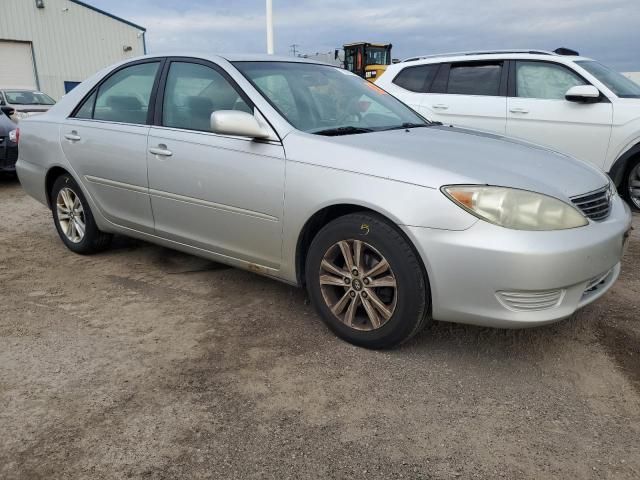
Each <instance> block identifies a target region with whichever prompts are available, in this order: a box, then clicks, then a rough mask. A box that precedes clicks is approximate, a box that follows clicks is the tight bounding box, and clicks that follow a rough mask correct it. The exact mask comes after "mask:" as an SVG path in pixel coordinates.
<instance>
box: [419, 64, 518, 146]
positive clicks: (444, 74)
mask: <svg viewBox="0 0 640 480" xmlns="http://www.w3.org/2000/svg"><path fill="white" fill-rule="evenodd" d="M504 63H505V62H502V61H482V62H477V61H475V62H456V63H452V64H443V65H442V66H441V67H440V70H439V71H438V74H437V76H436V78H435V79H434V81H433V83H432V85H431V88H430V90H429V93H428V94H426V95H424V96H423V100H422V104H421V112H422V114H423V115H424V116H426V117H427V118H429V119H432V120H438V121H441V122H443V123H445V124H451V125H454V126H456V127H469V128H476V129H480V130H488V131H492V132H498V133H502V134H504V132H505V128H506V109H507V99H506V91H507V88H506V87H507V81H506V79H507V71H506V68H505V64H504Z"/></svg>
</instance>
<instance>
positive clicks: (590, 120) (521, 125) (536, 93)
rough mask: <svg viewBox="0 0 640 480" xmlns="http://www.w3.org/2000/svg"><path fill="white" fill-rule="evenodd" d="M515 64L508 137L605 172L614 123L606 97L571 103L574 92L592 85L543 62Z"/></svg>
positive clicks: (508, 101)
mask: <svg viewBox="0 0 640 480" xmlns="http://www.w3.org/2000/svg"><path fill="white" fill-rule="evenodd" d="M512 64H513V67H512V72H511V77H513V78H514V81H512V82H510V85H509V90H510V91H509V95H510V96H509V98H508V99H507V106H508V112H507V135H510V136H514V137H520V138H523V139H525V140H528V141H530V142H534V143H537V144H540V145H545V146H548V147H550V148H552V149H554V150H557V151H560V152H563V153H566V154H568V155H572V156H574V157H576V158H578V159H581V160H586V161H588V162H591V163H593V164H594V165H597V166H598V167H600V168H603V167H604V162H605V158H606V154H607V149H608V147H609V137H610V135H611V124H612V121H613V108H612V104H611V102H610V101H609V100H608V99H607V98H606V97H605V96H604V95H601V96H600V100H599V101H598V102H597V103H577V102H570V101H568V100H566V99H565V93H566V92H567V90H568V89H569V88H571V87H573V86H576V85H588V84H589V82H587V81H586V80H585V79H584V78H583V77H582V76H581V75H579V74H578V73H577V72H574V71H573V70H571V69H570V68H568V67H566V66H565V65H560V64H558V63H553V62H548V61H537V60H536V61H533V60H517V61H514V62H512Z"/></svg>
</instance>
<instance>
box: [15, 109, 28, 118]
mask: <svg viewBox="0 0 640 480" xmlns="http://www.w3.org/2000/svg"><path fill="white" fill-rule="evenodd" d="M28 116H29V114H28V113H27V112H19V111H18V110H16V111H15V113H14V114H13V118H15V119H16V120H22V119H23V118H27V117H28Z"/></svg>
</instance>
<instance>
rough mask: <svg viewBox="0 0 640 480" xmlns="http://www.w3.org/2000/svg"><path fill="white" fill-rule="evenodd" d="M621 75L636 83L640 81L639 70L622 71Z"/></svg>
mask: <svg viewBox="0 0 640 480" xmlns="http://www.w3.org/2000/svg"><path fill="white" fill-rule="evenodd" d="M623 75H624V76H626V77H628V78H630V79H631V80H633V81H634V82H636V83H640V72H625V73H623Z"/></svg>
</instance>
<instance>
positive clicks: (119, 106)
mask: <svg viewBox="0 0 640 480" xmlns="http://www.w3.org/2000/svg"><path fill="white" fill-rule="evenodd" d="M159 65H160V63H159V62H152V63H141V64H138V65H132V66H130V67H125V68H123V69H122V70H119V71H118V72H116V73H114V74H113V75H111V76H110V77H109V78H107V80H105V81H104V83H102V85H100V87H99V88H98V90H97V93H96V92H94V94H92V95H90V96H89V97H88V98H87V99H86V100H85V101H84V103H83V104H82V105H81V106H80V108H79V109H78V110H77V111H76V114H75V117H76V118H93V119H95V120H105V121H109V122H121V123H134V124H142V125H143V124H146V123H147V113H148V111H149V103H150V100H151V90H152V89H153V82H154V81H155V78H156V73H157V71H158V66H159ZM89 112H92V115H90V113H89Z"/></svg>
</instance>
